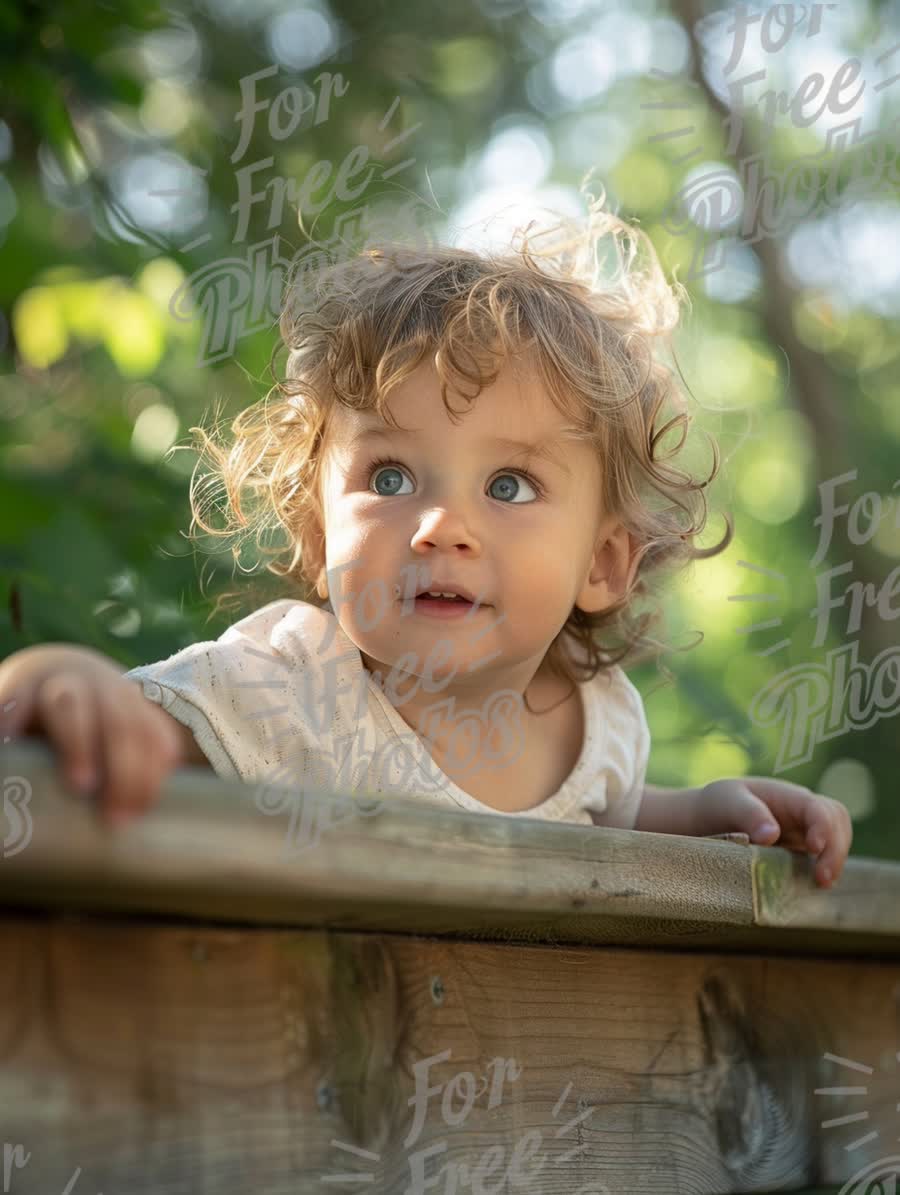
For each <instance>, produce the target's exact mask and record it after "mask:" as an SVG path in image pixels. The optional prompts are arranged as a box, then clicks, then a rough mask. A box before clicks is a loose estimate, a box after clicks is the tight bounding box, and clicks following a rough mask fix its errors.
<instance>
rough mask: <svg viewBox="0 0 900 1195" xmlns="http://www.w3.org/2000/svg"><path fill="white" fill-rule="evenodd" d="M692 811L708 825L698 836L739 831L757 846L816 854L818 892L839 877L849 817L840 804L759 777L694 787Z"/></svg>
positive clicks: (849, 837) (847, 847) (846, 848)
mask: <svg viewBox="0 0 900 1195" xmlns="http://www.w3.org/2000/svg"><path fill="white" fill-rule="evenodd" d="M698 812H699V816H700V824H701V825H703V826H709V827H710V829H709V830H705V831H704V833H721V832H723V831H726V830H743V831H744V832H745V833H746V834H749V836H750V841H751V842H752V843H755V844H756V845H757V846H775V845H776V844H777V845H778V846H783V847H787V849H788V850H791V851H805V852H808V853H809V854H811V855H816V856H817V860H816V883H817V884H819V886H820V887H822V888H829V887H831V885H832V884H833V883H837V881H838V880H839V879H840V876H841V872H842V871H843V869H844V862H845V860H846V858H847V854H848V852H849V850H850V843H851V842H852V841H853V826H852V824H851V821H850V815H849V813H848V812H847V810H846V809H845V808H844V806H843V805H842V804H841V803H840V801H834V800H832V799H831V798H830V797H822V796H819V795H818V794H816V793H814V792H811V791H810V790H809V789H808V788H803V787H802V786H801V785H799V784H790V783H788V781H786V780H770V779H768V778H767V777H765V776H744V777H743V778H742V779H738V780H714V781H713V782H712V783H711V784H707V785H705V786H704V787H703V788H701V789H700V792H699V797H698ZM767 824H768V825H769V826H770V829H768V830H767V829H766V828H765V827H766V825H767Z"/></svg>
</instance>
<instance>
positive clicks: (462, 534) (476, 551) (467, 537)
mask: <svg viewBox="0 0 900 1195" xmlns="http://www.w3.org/2000/svg"><path fill="white" fill-rule="evenodd" d="M410 547H411V548H412V549H413V551H414V552H418V553H419V554H420V555H424V554H426V553H428V552H431V551H433V550H435V549H437V550H439V551H454V550H458V551H460V552H463V553H465V554H466V555H469V556H478V555H480V553H481V543H480V541H479V539H478V537H477V535H476V534H475V533H474V531H473V530H472V528H471V527H470V526H469V524H468V523H467V522H466V521H465V520H464V519H463V518H462V517H461V516H460V515H459V514H455V513H453V512H452V511H449V510H447V509H445V508H444V507H432V509H431V510H427V511H425V513H424V514H423V515H422V516H421V518H420V519H419V525H418V527H417V528H416V531H415V534H414V535H413V537H412V539H411V541H410Z"/></svg>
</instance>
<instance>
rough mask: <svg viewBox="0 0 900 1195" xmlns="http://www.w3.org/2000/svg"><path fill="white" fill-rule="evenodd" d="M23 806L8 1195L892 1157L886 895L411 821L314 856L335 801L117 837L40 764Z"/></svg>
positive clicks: (4, 945) (377, 822) (17, 860)
mask: <svg viewBox="0 0 900 1195" xmlns="http://www.w3.org/2000/svg"><path fill="white" fill-rule="evenodd" d="M0 776H2V777H3V778H4V786H6V785H7V783H9V782H10V781H12V788H11V790H10V791H14V790H15V787H16V785H17V784H18V783H19V781H18V780H16V778H17V777H19V778H20V781H21V782H22V783H23V784H27V785H29V786H30V789H29V792H28V800H27V802H22V801H21V800H19V803H18V805H17V806H16V808H15V809H13V810H6V811H5V813H6V822H7V824H6V825H4V826H0V830H3V831H4V838H3V850H4V857H3V858H2V859H0V906H2V907H0V958H2V959H3V963H4V965H3V967H2V968H0V1046H2V1053H0V1057H2V1067H0V1126H2V1127H0V1145H2V1146H4V1147H7V1146H8V1147H9V1148H8V1149H7V1150H6V1151H5V1156H4V1167H5V1170H4V1172H0V1190H2V1189H3V1188H4V1186H5V1189H6V1190H8V1191H9V1192H11V1193H12V1195H56V1193H57V1192H64V1191H65V1192H66V1193H67V1195H101V1193H103V1195H116V1193H118V1192H127V1193H128V1195H132V1193H133V1195H143V1193H150V1192H153V1193H154V1195H181V1193H182V1192H184V1193H185V1195H187V1193H191V1195H193V1193H195V1192H196V1193H199V1195H207V1193H209V1195H213V1193H214V1195H244V1193H245V1192H249V1191H252V1192H254V1193H255V1195H287V1193H288V1192H290V1193H291V1195H303V1193H304V1192H313V1191H316V1192H318V1193H319V1195H323V1193H325V1195H327V1193H328V1192H329V1191H334V1192H338V1193H339V1192H348V1191H359V1190H365V1191H370V1192H375V1193H378V1195H381V1193H384V1195H401V1193H402V1195H413V1193H414V1192H421V1193H422V1195H424V1193H425V1192H434V1193H435V1195H448V1193H452V1195H469V1193H470V1192H472V1193H474V1195H488V1193H493V1192H498V1193H499V1192H506V1191H509V1192H523V1193H527V1195H645V1193H646V1195H649V1193H650V1192H653V1193H654V1195H658V1193H659V1192H666V1193H667V1195H668V1193H672V1195H713V1193H721V1195H725V1193H730V1192H740V1191H745V1192H750V1191H753V1192H769V1191H775V1190H796V1191H806V1192H807V1193H809V1192H810V1187H811V1186H812V1187H813V1188H814V1189H818V1188H817V1185H818V1186H822V1185H825V1184H841V1183H845V1184H846V1183H847V1182H848V1180H849V1179H851V1177H852V1176H854V1175H856V1174H858V1173H859V1172H860V1171H862V1170H863V1168H864V1167H866V1166H877V1165H878V1164H879V1160H880V1159H892V1158H893V1159H895V1160H896V1154H898V1153H900V1148H898V1146H897V1136H898V1128H900V1126H898V1114H897V1104H898V1100H900V1081H898V1063H897V1052H898V1049H900V1040H898V1038H900V961H898V960H897V958H896V956H897V954H898V953H900V949H898V947H900V912H898V907H897V905H898V902H897V895H898V893H900V882H898V881H900V867H898V866H897V865H895V864H890V863H876V862H874V861H872V860H851V861H850V863H849V864H848V867H847V870H846V871H845V873H844V877H843V879H842V881H841V883H840V884H839V885H838V886H837V888H835V889H834V890H832V891H831V892H823V891H821V890H818V889H816V887H815V885H814V883H813V881H812V878H811V875H810V872H809V866H808V863H807V861H806V860H805V859H803V858H802V857H800V856H795V855H791V854H790V853H789V852H786V851H783V850H779V849H778V848H766V849H760V848H751V847H744V846H737V845H734V844H730V843H725V842H718V841H705V840H696V839H689V838H676V837H674V836H670V835H647V834H634V833H630V832H626V831H616V830H607V829H600V828H590V829H582V828H581V827H576V826H565V825H548V824H546V823H543V822H539V821H536V820H534V819H528V818H517V817H509V816H505V815H497V816H489V815H484V816H479V815H468V814H456V813H452V812H450V813H445V812H444V811H443V810H440V809H435V808H434V807H432V806H424V805H422V806H420V805H418V804H417V803H416V802H414V801H408V800H403V801H400V800H397V801H391V802H390V803H385V804H384V805H383V806H382V807H381V809H380V810H378V811H377V812H374V813H372V814H371V815H370V816H362V815H361V811H360V809H359V807H358V805H355V804H353V803H349V804H348V805H347V807H346V810H345V812H348V814H349V813H352V814H353V816H349V815H348V816H347V817H345V819H344V820H341V821H338V822H336V823H334V824H331V825H330V826H328V827H324V826H323V823H321V822H320V823H318V825H319V831H320V837H319V839H318V841H315V840H314V839H315V835H314V834H309V833H308V831H309V830H310V827H311V826H313V825H314V824H315V817H318V816H320V815H323V814H324V813H325V812H327V811H332V812H333V811H334V810H335V809H338V808H340V803H339V802H336V800H335V798H334V797H328V796H323V797H318V798H316V797H310V796H306V797H304V802H303V810H304V816H305V818H306V820H305V822H302V824H301V822H300V821H299V819H298V817H297V816H296V815H297V807H296V806H291V805H290V804H288V806H287V808H286V809H285V811H284V812H282V813H277V814H273V813H268V814H267V813H265V812H263V811H262V810H261V809H260V808H257V806H256V804H255V796H258V795H259V794H255V793H254V790H253V789H252V788H250V787H248V786H243V785H239V784H237V785H228V784H223V783H222V782H221V781H219V780H218V779H217V778H216V777H214V776H212V775H210V774H209V773H207V772H203V771H196V772H182V773H179V774H178V775H177V776H176V777H173V779H172V780H171V781H170V783H169V785H168V787H167V789H166V792H165V794H164V796H163V799H162V801H161V803H160V805H159V806H158V807H157V808H156V809H155V810H154V811H153V812H152V813H151V814H150V815H149V816H148V817H146V818H144V819H142V820H141V821H139V822H137V823H135V824H133V825H132V826H130V827H128V828H126V829H125V830H124V831H112V830H109V829H106V828H105V827H104V826H103V825H102V824H101V823H100V822H99V821H98V819H97V818H96V816H95V814H94V812H93V811H92V810H91V809H90V808H89V807H88V805H87V804H86V803H85V802H84V801H80V800H79V799H78V798H76V797H74V796H73V795H71V794H68V793H66V792H65V791H64V790H63V789H62V787H61V786H60V783H59V780H58V777H57V774H56V770H55V766H54V763H53V759H52V756H51V754H50V752H49V751H48V750H47V748H46V747H45V746H44V745H42V744H39V743H35V742H27V743H16V744H13V745H12V746H9V747H7V748H6V749H5V750H3V751H0ZM4 794H5V795H6V794H7V789H6V787H4ZM281 796H286V794H282V795H281ZM280 802H281V797H279V794H277V793H269V794H268V797H267V803H266V808H269V809H271V808H276V807H277V806H278V805H279V803H280ZM16 810H17V811H16ZM314 815H315V817H314ZM23 827H24V829H25V830H26V831H27V841H26V840H25V839H22V838H21V833H20V832H21V831H22V829H23ZM304 827H305V829H304ZM304 835H305V837H304ZM298 845H303V846H304V848H305V849H303V850H302V851H298V850H297V849H296V848H297V847H298ZM286 846H287V847H288V849H285V847H286ZM815 955H819V956H824V955H833V956H834V957H814V956H815ZM876 956H877V957H876ZM851 1064H855V1065H851ZM501 1080H502V1081H501ZM417 1083H419V1091H420V1099H419V1101H418V1103H417V1100H416V1092H417ZM429 1087H430V1088H432V1089H433V1090H432V1091H431V1092H430V1094H428V1095H426V1096H425V1097H422V1095H421V1092H423V1091H425V1090H426V1089H427V1088H429ZM830 1088H840V1089H847V1088H849V1089H851V1090H843V1091H837V1092H835V1091H826V1090H825V1089H830ZM469 1097H472V1098H469ZM420 1107H421V1109H422V1112H423V1115H422V1118H421V1123H420V1122H419V1120H418V1118H417V1111H418V1109H419V1108H420ZM18 1146H21V1151H17V1147H18ZM26 1158H27V1162H26V1161H25V1159H26ZM20 1163H24V1164H22V1165H20ZM895 1164H896V1161H895V1162H885V1163H884V1165H883V1166H882V1169H881V1171H880V1172H876V1171H872V1173H871V1174H870V1175H869V1177H868V1178H866V1179H862V1180H860V1182H859V1183H856V1184H855V1185H847V1186H845V1188H843V1195H850V1193H851V1192H852V1195H888V1193H889V1192H891V1193H892V1195H893V1192H894V1191H895V1190H896V1187H895V1186H891V1183H892V1182H893V1183H894V1184H896V1173H897V1172H896V1171H895V1170H890V1169H889V1168H890V1167H892V1166H893V1165H895ZM341 1175H343V1176H345V1177H344V1178H343V1179H341V1180H340V1181H337V1180H336V1178H335V1176H341ZM367 1178H368V1181H366V1180H367ZM73 1180H74V1181H73ZM332 1180H334V1181H332ZM68 1184H71V1185H68ZM833 1189H834V1190H838V1189H841V1188H840V1187H839V1186H837V1187H833Z"/></svg>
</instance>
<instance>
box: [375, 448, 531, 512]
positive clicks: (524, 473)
mask: <svg viewBox="0 0 900 1195" xmlns="http://www.w3.org/2000/svg"><path fill="white" fill-rule="evenodd" d="M388 465H392V466H394V468H398V467H401V466H400V464H399V461H395V460H391V458H390V457H384V456H381V457H377V458H376V459H375V460H374V461H370V463H369V467H368V469H367V470H366V476H367V477H368V478H369V480H371V478H372V474H373V473H374V472H375V471H376V470H377V469H383V468H385V467H386V466H388ZM402 468H404V469H405V468H406V466H405V465H403V466H402ZM407 472H408V470H407ZM504 473H512V474H513V475H514V476H516V477H524V478H525V480H526V481H527V482H528V484H529V485H532V486H534V492H535V493H536V494H537V496H538V497H539V498H543V496H544V493H545V490H544V487H543V486H542V485H541V483H540V482H539V481H538V479H537V478H536V477H535V476H534V474H533V473H529V472H528V470H527V469H498V470H497V474H496V476H498V477H499V476H501V475H502V474H504ZM508 505H512V503H509V504H508Z"/></svg>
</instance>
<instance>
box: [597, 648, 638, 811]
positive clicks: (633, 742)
mask: <svg viewBox="0 0 900 1195" xmlns="http://www.w3.org/2000/svg"><path fill="white" fill-rule="evenodd" d="M613 680H614V683H613V688H612V692H611V693H610V695H609V700H608V704H607V710H606V712H607V719H608V721H607V738H606V744H605V756H606V758H605V761H604V762H605V767H604V771H605V774H606V788H605V797H606V800H605V808H603V809H602V810H600V809H597V810H594V809H592V810H591V818H592V820H593V821H594V822H595V823H596V824H597V825H601V826H615V827H616V828H617V829H620V830H633V829H634V824H635V822H636V821H637V815H638V810H639V808H640V804H641V799H642V797H643V795H644V784H645V782H646V778H647V764H648V761H649V758H650V727H649V725H648V724H647V715H646V713H645V711H644V702H643V700H642V698H641V695H640V693H639V692H638V690H637V688H636V687H635V686H634V684H632V682H631V681H630V680H629V679H628V677H627V676H626V675H625V673H624V672H623V671H622V669H621V668H616V669H615V670H614V677H613Z"/></svg>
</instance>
